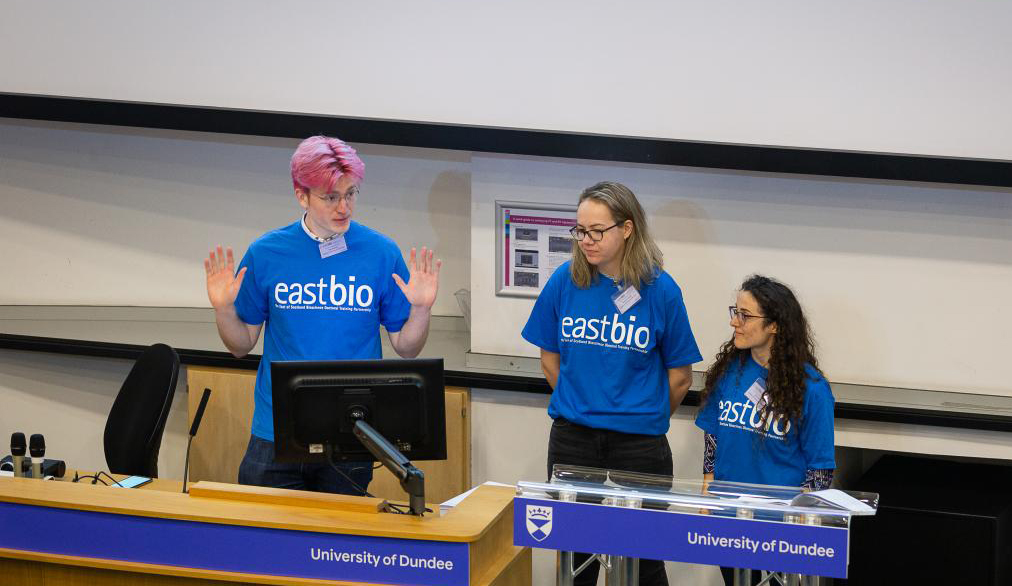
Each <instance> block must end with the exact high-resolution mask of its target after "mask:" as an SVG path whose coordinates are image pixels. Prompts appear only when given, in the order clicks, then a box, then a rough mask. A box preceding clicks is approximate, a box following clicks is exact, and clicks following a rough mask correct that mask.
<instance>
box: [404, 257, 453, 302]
mask: <svg viewBox="0 0 1012 586" xmlns="http://www.w3.org/2000/svg"><path fill="white" fill-rule="evenodd" d="M433 254H434V251H432V250H427V249H426V248H425V247H424V246H423V247H422V250H421V252H419V253H418V255H417V257H416V256H415V249H414V248H412V249H411V256H410V257H409V258H408V282H407V283H405V282H404V279H402V278H401V277H400V275H397V274H394V275H393V278H394V282H396V283H397V286H398V287H400V288H401V291H402V292H403V293H404V296H405V297H407V298H408V303H410V304H411V305H414V306H419V307H432V304H433V303H435V302H436V293H437V292H438V291H439V269H440V267H442V266H443V261H441V260H439V259H436V261H435V262H433V260H432V257H433Z"/></svg>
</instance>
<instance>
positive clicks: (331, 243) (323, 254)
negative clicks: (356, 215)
mask: <svg viewBox="0 0 1012 586" xmlns="http://www.w3.org/2000/svg"><path fill="white" fill-rule="evenodd" d="M345 250H348V244H347V243H345V241H344V234H341V235H340V236H335V237H333V238H331V239H330V240H328V241H326V242H321V243H320V258H327V257H328V256H334V255H335V254H341V253H342V252H344V251H345Z"/></svg>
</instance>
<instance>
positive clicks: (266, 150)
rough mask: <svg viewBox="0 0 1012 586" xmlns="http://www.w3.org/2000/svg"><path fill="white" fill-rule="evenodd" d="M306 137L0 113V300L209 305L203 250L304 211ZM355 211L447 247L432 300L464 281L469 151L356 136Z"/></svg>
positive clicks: (450, 311)
mask: <svg viewBox="0 0 1012 586" xmlns="http://www.w3.org/2000/svg"><path fill="white" fill-rule="evenodd" d="M297 144H298V141H297V140H290V139H275V138H259V137H244V136H232V135H221V134H210V133H196V132H175V131H159V130H144V129H127V128H120V127H111V126H91V125H82V124H60V123H43V122H30V121H17V120H7V119H0V161H2V165H0V204H2V207H0V249H2V250H3V251H4V254H3V255H0V275H3V279H4V286H3V287H2V288H0V304H25V305H111V306H160V307H209V303H208V301H207V295H206V292H205V288H204V273H203V267H202V259H203V258H205V257H206V256H207V252H208V249H209V248H210V247H211V246H214V245H216V244H223V245H227V246H232V247H233V248H234V249H235V251H236V257H237V260H238V259H239V258H241V255H242V254H243V252H244V251H245V250H246V247H247V245H248V244H249V243H250V242H251V241H252V240H253V239H255V238H257V237H258V236H260V235H261V234H263V233H264V232H266V231H268V230H272V229H274V228H277V227H280V226H283V225H286V224H289V223H291V222H293V221H295V220H297V219H298V218H299V217H301V213H302V212H301V208H300V207H299V205H298V203H297V202H296V200H295V196H294V194H293V190H292V184H291V178H290V177H291V176H290V171H289V160H290V157H291V154H292V152H293V151H294V150H295V147H296V145H297ZM355 146H356V147H357V148H358V149H359V154H360V155H361V157H362V159H363V160H364V161H365V164H366V180H365V182H364V183H363V186H362V197H361V198H359V200H358V202H357V207H356V210H355V216H354V217H355V219H356V220H357V221H360V222H362V223H364V224H367V225H369V226H371V227H373V228H376V229H378V230H379V231H381V232H384V233H386V234H388V235H389V236H391V237H392V238H393V239H394V240H395V241H396V242H397V243H398V244H399V245H400V246H401V247H402V250H403V251H404V253H405V257H406V256H407V251H408V250H409V249H410V248H411V247H412V246H418V247H421V246H423V245H424V246H429V247H434V248H435V249H436V252H437V253H438V255H439V256H440V257H441V258H442V259H443V261H444V264H443V272H442V275H441V289H440V295H439V298H438V299H437V301H436V305H435V307H434V312H435V313H436V314H439V315H460V310H459V308H458V306H457V302H456V300H455V299H454V298H453V292H454V291H456V290H457V289H459V288H461V287H467V285H468V280H469V275H468V263H469V260H470V255H469V253H468V248H469V245H470V239H469V237H468V234H467V231H466V230H461V226H467V225H468V223H469V221H470V218H469V205H468V204H469V201H470V179H469V172H470V170H469V159H470V155H469V153H461V152H453V151H437V150H432V149H409V148H399V147H377V146H371V145H355Z"/></svg>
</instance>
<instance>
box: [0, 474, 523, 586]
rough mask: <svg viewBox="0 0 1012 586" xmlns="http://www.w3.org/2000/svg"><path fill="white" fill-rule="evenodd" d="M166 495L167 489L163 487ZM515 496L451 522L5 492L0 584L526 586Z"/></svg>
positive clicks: (273, 499) (60, 492)
mask: <svg viewBox="0 0 1012 586" xmlns="http://www.w3.org/2000/svg"><path fill="white" fill-rule="evenodd" d="M165 485H166V483H161V486H165ZM514 492H515V491H514V489H512V488H510V487H493V486H481V487H479V488H478V489H477V490H475V491H474V492H473V493H472V494H471V495H470V496H468V497H467V498H466V499H464V500H463V501H462V502H461V503H460V504H459V505H457V506H456V507H454V508H453V509H451V510H449V511H448V512H447V513H446V514H445V515H443V516H440V515H439V513H438V507H433V508H435V509H437V512H435V513H432V514H427V515H426V516H424V517H414V516H409V515H396V514H391V513H385V512H380V511H381V509H382V508H383V505H384V501H383V500H382V499H373V498H365V497H350V496H341V495H326V494H320V493H311V492H302V491H288V490H281V489H265V488H259V487H244V486H238V485H232V484H220V483H214V482H206V481H205V482H197V483H195V484H193V485H192V486H191V488H190V493H189V494H183V493H182V492H168V491H165V490H144V489H123V488H116V487H106V486H98V485H90V484H87V485H86V484H74V483H70V482H52V481H41V480H34V479H23V478H0V576H4V581H5V583H7V582H9V583H11V584H24V585H39V586H41V585H43V584H52V583H60V584H64V583H66V584H124V585H125V584H145V585H148V584H150V585H163V584H164V585H170V584H186V585H193V584H222V585H224V584H229V583H231V584H234V583H237V582H238V583H253V584H286V585H296V584H298V585H305V584H310V583H312V584H332V585H338V584H340V585H351V584H431V585H437V584H438V585H440V586H444V585H445V586H452V585H462V586H463V585H468V584H470V585H481V586H529V585H530V583H531V551H530V549H529V548H526V547H517V546H514V545H513V496H514Z"/></svg>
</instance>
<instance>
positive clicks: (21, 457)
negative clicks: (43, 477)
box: [11, 431, 27, 478]
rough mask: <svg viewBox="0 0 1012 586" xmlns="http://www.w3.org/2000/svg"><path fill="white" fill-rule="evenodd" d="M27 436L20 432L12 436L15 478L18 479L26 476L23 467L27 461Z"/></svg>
mask: <svg viewBox="0 0 1012 586" xmlns="http://www.w3.org/2000/svg"><path fill="white" fill-rule="evenodd" d="M26 447H27V446H26V444H25V434H23V433H21V432H20V431H16V432H14V433H12V434H11V456H13V459H14V476H17V477H18V478H20V477H22V476H24V473H23V472H22V470H21V467H22V466H23V465H24V461H25V449H26Z"/></svg>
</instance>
